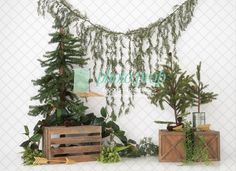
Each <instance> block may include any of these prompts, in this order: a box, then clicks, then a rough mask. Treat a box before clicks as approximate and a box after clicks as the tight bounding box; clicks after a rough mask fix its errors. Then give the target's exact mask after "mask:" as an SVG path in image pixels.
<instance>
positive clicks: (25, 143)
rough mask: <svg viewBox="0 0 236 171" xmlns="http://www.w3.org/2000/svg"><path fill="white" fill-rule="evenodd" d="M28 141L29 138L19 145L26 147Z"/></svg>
mask: <svg viewBox="0 0 236 171" xmlns="http://www.w3.org/2000/svg"><path fill="white" fill-rule="evenodd" d="M29 143H30V140H27V141H24V142H23V143H21V145H20V147H27V146H28V145H29Z"/></svg>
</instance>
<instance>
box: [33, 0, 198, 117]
mask: <svg viewBox="0 0 236 171" xmlns="http://www.w3.org/2000/svg"><path fill="white" fill-rule="evenodd" d="M197 1H198V0H186V1H185V2H184V3H183V4H181V5H179V6H178V5H177V6H175V9H174V11H173V12H172V13H171V14H169V15H168V16H167V17H166V18H163V19H162V18H161V19H159V20H157V21H156V22H154V23H151V24H149V25H148V26H147V27H141V28H138V29H134V30H129V31H127V32H117V31H112V30H110V29H108V28H106V27H103V26H101V25H98V24H94V23H92V22H91V21H90V20H89V19H88V18H87V17H86V15H83V14H82V13H81V12H80V11H79V10H76V9H74V8H73V7H72V6H71V5H70V4H69V3H68V2H66V1H65V0H39V1H38V12H39V14H41V15H43V16H44V15H45V14H46V12H48V13H50V14H51V15H52V17H54V18H55V17H56V16H57V17H60V19H61V21H62V22H63V23H64V26H68V25H71V24H72V23H73V25H75V27H76V32H77V34H78V36H79V37H81V39H82V40H83V46H84V48H86V50H87V52H89V54H90V55H91V57H90V59H91V62H92V65H93V67H92V73H93V74H92V75H93V80H94V81H95V82H96V81H98V80H97V75H98V72H99V71H102V72H104V73H106V72H107V71H111V72H112V73H113V74H116V73H118V72H124V71H128V72H129V74H130V73H132V76H130V79H132V80H135V75H137V74H139V73H140V72H146V73H147V72H149V73H152V72H153V71H155V70H156V69H157V68H158V66H159V63H160V61H161V60H163V59H165V57H166V56H167V54H168V53H169V52H171V53H172V54H173V56H175V57H176V42H177V40H178V38H179V37H180V35H181V32H182V31H184V30H185V29H186V27H187V25H188V24H189V23H190V22H191V19H192V16H193V12H194V9H195V7H196V4H197ZM136 81H137V80H136ZM145 86H146V82H141V83H140V84H139V86H138V88H139V89H140V90H141V92H144V91H143V88H145ZM105 87H106V90H107V94H106V103H107V105H108V106H110V108H111V110H112V114H111V117H112V118H113V120H115V119H116V117H117V115H118V116H119V115H120V114H122V113H128V112H129V108H130V106H133V100H134V97H135V93H136V92H137V87H136V85H135V84H134V83H133V82H132V81H130V83H129V85H128V86H126V87H127V88H126V87H125V85H124V83H123V82H120V83H119V84H117V83H114V82H107V83H106V85H105ZM125 89H129V91H128V93H129V95H126V96H124V90H125ZM117 91H119V92H120V98H119V100H120V105H119V106H120V107H119V111H118V112H115V106H116V104H117V101H116V98H115V92H117ZM125 94H127V93H125ZM115 113H117V115H116V114H115Z"/></svg>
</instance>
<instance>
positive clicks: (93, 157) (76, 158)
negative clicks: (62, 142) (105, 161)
mask: <svg viewBox="0 0 236 171" xmlns="http://www.w3.org/2000/svg"><path fill="white" fill-rule="evenodd" d="M98 156H99V154H92V155H79V156H67V158H68V159H71V160H73V161H76V162H86V161H96V160H97V158H98ZM52 159H53V160H58V159H59V160H60V159H61V160H65V157H53V158H52Z"/></svg>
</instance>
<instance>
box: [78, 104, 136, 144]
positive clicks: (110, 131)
mask: <svg viewBox="0 0 236 171" xmlns="http://www.w3.org/2000/svg"><path fill="white" fill-rule="evenodd" d="M111 115H112V114H109V113H108V111H107V108H106V107H102V108H101V110H100V116H96V115H94V114H93V113H91V114H89V115H85V116H84V117H82V120H81V121H82V123H83V124H85V125H99V126H102V137H103V138H105V137H110V142H114V141H115V139H116V140H117V139H118V140H120V142H115V143H116V144H117V143H122V144H123V145H129V144H130V143H133V144H136V142H135V141H134V140H132V139H128V138H127V137H126V135H125V131H123V130H121V129H120V127H119V125H117V124H116V123H115V121H113V120H112V117H111Z"/></svg>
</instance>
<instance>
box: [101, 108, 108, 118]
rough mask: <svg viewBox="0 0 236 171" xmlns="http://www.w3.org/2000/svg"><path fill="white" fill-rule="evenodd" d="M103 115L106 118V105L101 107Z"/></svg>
mask: <svg viewBox="0 0 236 171" xmlns="http://www.w3.org/2000/svg"><path fill="white" fill-rule="evenodd" d="M100 113H101V115H102V117H104V118H106V117H107V109H106V108H105V107H102V108H101V111H100Z"/></svg>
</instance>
